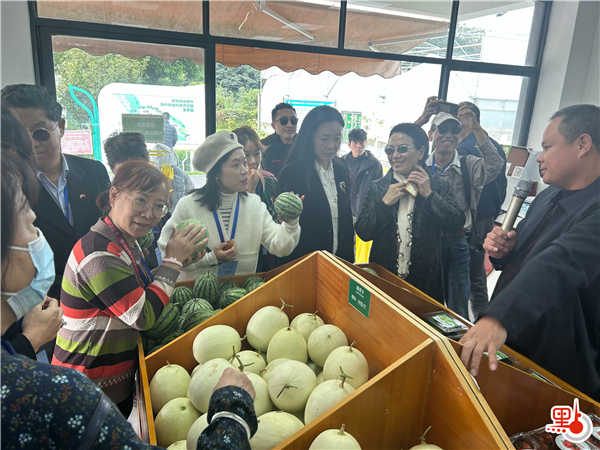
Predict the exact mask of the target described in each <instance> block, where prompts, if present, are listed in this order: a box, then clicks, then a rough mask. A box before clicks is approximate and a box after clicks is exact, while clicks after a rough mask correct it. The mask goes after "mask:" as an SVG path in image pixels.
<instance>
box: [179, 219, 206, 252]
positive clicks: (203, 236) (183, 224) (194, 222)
mask: <svg viewBox="0 0 600 450" xmlns="http://www.w3.org/2000/svg"><path fill="white" fill-rule="evenodd" d="M189 225H200V226H201V227H202V232H201V233H200V240H202V241H203V240H204V239H206V238H207V237H208V231H207V229H206V227H205V226H204V225H202V224H201V223H200V222H199V221H198V220H196V219H186V220H184V221H183V222H179V223H178V224H177V226H176V227H175V228H177V231H182V230H184V229H186V228H187V227H188V226H189ZM207 244H208V241H206V242H205V243H204V244H203V245H202V247H200V248H199V249H198V250H197V251H195V252H194V253H193V254H192V259H196V258H197V257H198V253H200V252H201V251H202V250H204V249H206V246H207Z"/></svg>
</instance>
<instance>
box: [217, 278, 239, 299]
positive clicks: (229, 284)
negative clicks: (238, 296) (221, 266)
mask: <svg viewBox="0 0 600 450" xmlns="http://www.w3.org/2000/svg"><path fill="white" fill-rule="evenodd" d="M217 288H218V289H217V290H218V292H219V296H220V295H221V294H222V293H223V292H225V291H226V290H227V289H234V288H237V286H236V284H235V281H233V280H219V282H218V285H217Z"/></svg>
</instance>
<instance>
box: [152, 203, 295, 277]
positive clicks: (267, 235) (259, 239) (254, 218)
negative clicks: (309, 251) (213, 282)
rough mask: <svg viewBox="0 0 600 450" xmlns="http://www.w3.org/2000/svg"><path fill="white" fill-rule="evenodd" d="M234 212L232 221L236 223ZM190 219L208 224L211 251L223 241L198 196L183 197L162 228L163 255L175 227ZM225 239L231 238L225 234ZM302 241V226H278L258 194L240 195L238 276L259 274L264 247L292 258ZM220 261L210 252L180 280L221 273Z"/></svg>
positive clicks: (160, 244) (237, 234) (189, 268)
mask: <svg viewBox="0 0 600 450" xmlns="http://www.w3.org/2000/svg"><path fill="white" fill-rule="evenodd" d="M233 209H235V201H234V203H233ZM233 213H234V211H233V210H232V212H231V221H232V222H233ZM186 219H196V220H198V221H199V222H200V223H201V224H202V225H204V226H205V227H206V229H207V231H208V248H209V249H211V248H214V247H215V246H217V245H218V244H219V243H220V242H221V239H220V237H219V232H218V230H217V225H216V223H215V219H214V217H213V213H212V212H211V211H209V210H208V208H207V207H206V206H203V205H201V204H200V202H199V201H198V194H197V193H191V194H188V195H186V196H185V197H183V198H181V200H179V202H178V203H177V206H176V207H175V210H174V211H173V215H172V216H171V218H170V219H169V220H168V221H167V223H166V224H165V226H164V227H163V229H162V232H161V234H160V238H159V240H158V247H159V248H160V251H161V253H162V254H163V257H164V254H165V249H166V246H167V242H168V240H169V238H170V237H171V234H172V233H173V228H174V227H175V226H176V225H177V224H179V223H180V222H183V221H184V220H186ZM223 233H224V235H225V236H224V237H225V240H229V238H230V236H229V234H228V233H227V231H225V230H224V231H223ZM299 239H300V225H299V224H298V223H296V224H288V223H285V222H284V223H282V224H278V223H276V222H275V221H274V220H273V218H272V217H271V215H270V214H269V212H268V211H267V208H266V206H265V204H264V203H263V202H262V201H261V199H260V197H259V196H258V195H256V194H247V195H245V196H240V211H239V216H238V223H237V230H236V235H235V249H236V255H237V256H236V261H237V262H238V264H237V270H236V273H235V274H236V275H242V274H247V273H255V272H256V265H257V263H258V254H259V251H260V246H261V244H262V245H264V246H265V248H266V249H267V250H268V251H269V253H271V254H273V255H275V256H278V257H280V258H281V257H285V256H288V255H289V254H290V253H292V251H293V250H294V249H295V248H296V245H298V241H299ZM218 264H219V263H218V261H217V257H216V256H215V254H214V253H213V252H208V251H207V253H206V255H205V256H204V258H202V259H201V260H200V261H198V262H195V263H193V264H190V265H189V266H187V267H185V268H184V269H183V270H182V271H181V274H180V275H179V279H178V281H187V280H194V279H196V278H197V277H198V275H200V274H202V273H205V272H213V273H214V274H215V275H216V274H217V273H218Z"/></svg>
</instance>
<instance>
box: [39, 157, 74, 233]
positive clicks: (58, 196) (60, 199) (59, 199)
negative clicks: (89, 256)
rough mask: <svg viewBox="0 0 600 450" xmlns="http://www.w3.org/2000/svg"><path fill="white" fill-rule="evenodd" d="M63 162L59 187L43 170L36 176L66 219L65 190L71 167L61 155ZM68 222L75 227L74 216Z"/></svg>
mask: <svg viewBox="0 0 600 450" xmlns="http://www.w3.org/2000/svg"><path fill="white" fill-rule="evenodd" d="M61 160H62V161H61V165H62V170H61V172H60V176H59V177H58V186H57V185H55V184H54V183H53V182H52V181H50V178H48V177H47V176H46V174H45V173H44V172H42V171H41V170H38V171H36V176H37V178H38V180H39V181H40V183H41V185H42V186H43V187H44V189H45V190H46V192H48V194H50V197H52V199H53V200H54V201H55V202H56V204H57V205H58V206H59V208H60V210H61V211H62V213H63V214H64V215H65V217H66V216H67V204H66V203H65V188H66V187H67V174H68V173H69V165H68V164H67V159H66V158H65V157H64V155H61ZM67 201H68V199H67ZM69 206H70V205H69ZM70 209H71V208H70V207H69V210H70ZM68 220H69V223H70V224H71V225H73V214H69V217H68Z"/></svg>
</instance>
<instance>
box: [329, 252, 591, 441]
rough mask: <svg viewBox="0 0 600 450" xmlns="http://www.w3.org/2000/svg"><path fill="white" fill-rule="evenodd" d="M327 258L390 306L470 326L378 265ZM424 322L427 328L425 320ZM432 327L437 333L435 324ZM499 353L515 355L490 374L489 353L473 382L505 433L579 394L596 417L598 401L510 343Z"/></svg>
mask: <svg viewBox="0 0 600 450" xmlns="http://www.w3.org/2000/svg"><path fill="white" fill-rule="evenodd" d="M328 257H329V258H331V259H332V260H335V261H336V262H337V263H338V264H340V265H341V266H344V267H345V268H347V269H350V270H353V271H354V272H355V273H356V274H357V275H359V277H361V278H364V279H365V280H368V281H365V282H364V284H366V285H368V284H372V285H373V287H374V288H375V290H380V291H382V292H384V293H385V294H387V295H386V296H382V297H384V298H387V299H389V300H390V301H391V303H392V304H396V305H398V306H399V307H402V308H406V309H408V310H410V311H411V312H413V313H414V314H416V315H418V316H421V315H423V314H426V313H430V312H434V311H440V310H444V311H446V312H447V313H448V314H449V315H451V316H452V317H453V318H455V319H457V320H459V321H460V322H462V323H464V324H465V325H467V326H469V327H471V326H472V323H471V322H469V321H468V320H466V319H464V318H462V317H461V316H459V315H458V314H456V313H454V311H452V310H450V309H448V308H446V307H445V306H444V305H442V304H441V303H439V302H437V301H436V300H434V299H433V298H431V297H429V296H428V295H427V294H425V293H423V292H421V291H419V290H418V289H416V288H415V287H414V286H411V285H410V284H408V283H407V282H405V281H404V280H402V279H400V278H399V277H398V276H396V275H394V274H393V273H391V272H389V271H388V270H386V269H385V268H383V267H381V266H379V265H377V264H361V265H360V266H355V265H353V264H350V263H348V262H346V261H344V260H342V259H339V258H336V257H334V256H332V255H328ZM359 267H369V268H371V269H373V270H375V271H376V272H377V275H373V274H371V273H369V272H365V271H364V270H360V269H359ZM426 326H428V327H429V325H427V324H426ZM432 331H433V332H435V331H434V330H433V328H432ZM436 333H437V332H436ZM440 337H441V335H440ZM442 339H443V340H445V341H447V342H448V345H449V346H451V347H452V348H453V349H454V350H455V353H453V355H460V353H461V351H462V345H461V344H459V343H458V342H456V341H454V340H452V339H446V338H445V337H442ZM501 351H502V352H504V353H505V354H507V355H508V356H510V357H511V358H512V359H513V361H514V363H513V365H509V364H505V363H502V362H501V363H500V364H499V365H498V368H497V370H496V371H494V372H492V371H490V370H489V368H488V359H487V356H483V357H482V360H481V365H480V370H479V374H478V375H477V377H476V381H477V383H478V385H479V388H480V390H481V393H482V394H483V396H484V397H485V399H486V401H487V403H488V404H489V406H490V407H491V410H492V411H493V414H494V415H495V416H496V418H497V419H498V421H499V422H500V424H501V425H502V427H503V428H504V430H505V431H506V433H507V434H508V435H509V436H512V435H513V434H515V433H519V432H525V431H530V430H533V429H536V428H539V427H541V426H544V425H546V424H547V423H552V420H551V417H550V410H551V408H552V406H555V405H573V400H574V399H575V398H579V405H580V408H581V410H582V411H583V412H588V413H595V414H597V415H600V403H598V402H596V401H594V400H593V399H591V398H590V397H589V396H587V395H586V394H584V393H582V392H581V391H579V390H577V389H576V388H574V387H573V386H571V385H569V384H568V383H566V382H565V381H563V380H561V379H560V378H558V377H557V376H555V375H553V374H552V373H550V372H548V371H547V370H545V369H544V368H542V367H541V366H539V365H537V364H536V363H534V362H533V361H531V360H530V359H528V358H526V357H525V356H523V355H521V354H520V353H518V352H516V351H514V350H512V349H511V348H510V347H507V346H503V347H502V348H501ZM459 364H462V363H460V362H459ZM530 369H533V370H535V371H536V372H537V373H539V374H540V375H542V376H544V377H545V378H547V379H548V380H549V381H550V382H544V381H542V380H540V379H539V378H536V377H534V376H532V375H530V374H529V373H527V371H528V370H530Z"/></svg>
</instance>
